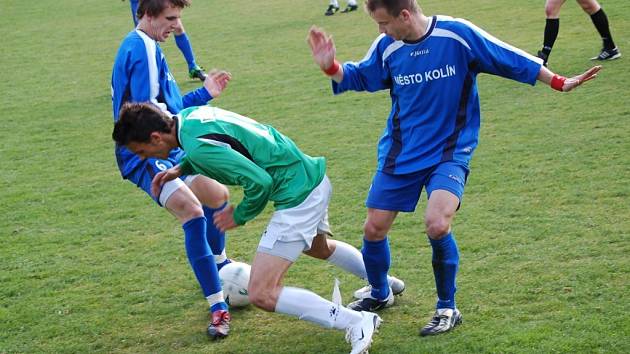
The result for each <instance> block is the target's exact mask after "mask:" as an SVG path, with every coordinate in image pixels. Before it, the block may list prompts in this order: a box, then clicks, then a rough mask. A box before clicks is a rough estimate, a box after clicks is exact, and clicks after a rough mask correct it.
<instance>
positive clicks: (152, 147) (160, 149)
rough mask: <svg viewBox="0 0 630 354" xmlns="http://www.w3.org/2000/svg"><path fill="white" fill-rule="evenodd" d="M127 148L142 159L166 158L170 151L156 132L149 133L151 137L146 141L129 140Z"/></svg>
mask: <svg viewBox="0 0 630 354" xmlns="http://www.w3.org/2000/svg"><path fill="white" fill-rule="evenodd" d="M127 149H129V150H130V151H131V152H133V153H134V154H136V155H138V156H140V158H141V159H143V160H144V159H147V158H150V157H157V158H160V159H166V158H168V154H169V152H170V151H171V149H170V148H169V147H168V145H167V144H166V142H165V141H164V139H162V136H161V134H160V133H158V132H153V133H151V139H150V141H149V142H148V143H139V142H130V143H129V144H127Z"/></svg>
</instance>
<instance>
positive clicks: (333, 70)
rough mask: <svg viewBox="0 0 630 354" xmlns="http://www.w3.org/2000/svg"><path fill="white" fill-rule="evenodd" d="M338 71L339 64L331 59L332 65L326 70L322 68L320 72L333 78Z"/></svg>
mask: <svg viewBox="0 0 630 354" xmlns="http://www.w3.org/2000/svg"><path fill="white" fill-rule="evenodd" d="M340 69H341V64H339V62H338V61H337V59H333V63H332V65H331V66H330V67H328V69H323V68H322V71H323V72H324V74H326V75H328V76H335V74H337V73H338V72H339V70H340Z"/></svg>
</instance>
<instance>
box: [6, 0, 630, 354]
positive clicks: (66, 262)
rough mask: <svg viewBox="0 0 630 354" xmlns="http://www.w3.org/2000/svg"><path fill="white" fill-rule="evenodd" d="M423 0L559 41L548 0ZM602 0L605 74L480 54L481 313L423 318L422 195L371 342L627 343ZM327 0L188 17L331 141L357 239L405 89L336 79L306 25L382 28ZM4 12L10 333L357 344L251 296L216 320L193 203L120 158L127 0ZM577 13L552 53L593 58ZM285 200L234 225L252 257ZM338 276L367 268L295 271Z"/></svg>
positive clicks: (283, 348) (343, 33) (125, 346)
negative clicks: (372, 88) (211, 320)
mask: <svg viewBox="0 0 630 354" xmlns="http://www.w3.org/2000/svg"><path fill="white" fill-rule="evenodd" d="M420 3H421V5H422V7H423V9H424V10H425V12H426V13H427V14H448V15H451V16H455V17H464V18H466V19H468V20H471V21H472V22H474V23H475V24H477V25H479V26H480V27H482V28H484V29H486V30H487V31H488V32H490V33H492V34H494V35H495V36H497V37H499V38H501V39H503V40H505V41H507V42H509V43H511V44H513V45H516V46H518V47H520V48H522V49H524V50H526V51H528V52H530V53H535V52H536V51H537V50H538V49H539V46H540V44H541V41H542V31H543V27H544V9H543V1H542V0H541V1H516V0H470V1H457V0H441V1H438V0H426V1H425V0H423V1H421V2H420ZM342 4H343V5H345V3H344V2H342ZM602 4H603V6H604V8H605V10H606V12H607V14H608V17H609V20H610V23H611V25H612V32H613V36H614V39H615V41H616V42H617V44H618V46H619V47H620V49H621V51H622V53H623V54H624V55H626V56H625V57H623V58H621V59H620V60H617V61H614V62H606V63H604V64H603V67H604V68H603V70H602V72H601V74H600V76H599V77H598V78H597V79H596V80H595V81H593V82H589V83H588V85H585V86H584V87H581V88H579V89H578V90H576V91H575V92H572V93H570V94H561V93H558V92H554V91H552V90H551V89H549V88H548V87H544V86H543V85H537V86H535V87H533V88H532V87H529V86H527V85H522V84H518V83H515V82H512V81H508V80H504V79H499V78H496V77H491V76H488V75H481V76H480V78H479V91H480V95H481V101H482V102H481V106H482V113H483V120H482V130H481V137H480V146H479V148H478V149H477V152H476V154H475V157H474V159H473V162H472V166H471V167H472V173H471V175H470V178H469V182H468V186H467V189H466V194H465V197H464V200H463V207H462V209H461V210H460V211H459V212H458V214H457V218H456V220H455V224H454V232H455V235H456V237H457V240H458V244H459V247H460V254H461V268H460V273H459V278H458V293H457V294H458V297H457V301H458V306H459V308H460V309H461V310H462V313H463V314H464V324H463V326H461V327H460V328H458V329H457V330H456V331H454V332H452V333H450V334H447V335H443V336H439V337H435V338H420V337H419V336H418V335H417V333H418V329H419V328H420V327H421V326H422V325H424V323H425V322H426V321H427V320H428V318H429V316H430V314H431V313H432V311H433V307H434V303H435V289H434V284H433V275H432V271H431V264H430V258H431V256H430V253H431V251H430V248H429V246H428V243H427V241H426V236H424V234H423V223H422V215H423V210H424V209H423V208H424V204H425V203H424V198H423V201H422V202H421V203H420V205H419V207H418V210H417V211H416V212H415V213H410V214H404V215H401V217H399V219H398V220H397V222H396V225H395V226H394V229H393V231H392V232H391V234H390V242H391V246H392V273H393V274H396V275H398V276H400V277H401V278H403V279H404V280H406V282H407V290H406V292H405V294H404V296H402V297H400V298H398V299H397V304H396V305H395V306H394V307H393V308H391V309H388V310H387V311H386V312H384V313H383V314H382V317H383V319H384V320H385V322H384V324H383V326H382V327H381V331H380V333H379V334H378V335H377V336H376V337H375V340H374V343H373V346H372V350H371V352H372V353H422V352H431V353H477V352H487V353H533V352H535V353H551V352H562V353H604V352H611V353H614V352H617V353H628V352H630V296H629V295H628V294H629V293H630V258H629V257H630V256H629V255H630V240H629V232H628V229H630V183H629V182H630V89H629V87H630V70H629V69H630V64H629V63H630V21H628V18H627V17H628V14H630V2H628V1H627V0H606V1H602ZM326 5H327V1H306V0H293V1H290V0H268V1H258V2H256V1H254V2H251V1H248V2H245V1H239V0H234V1H227V0H213V1H202V0H195V1H194V2H193V6H192V7H191V8H189V9H187V10H185V11H184V23H185V26H186V29H187V31H188V33H189V35H190V37H191V39H192V44H193V46H194V49H195V52H196V55H197V58H198V60H199V61H200V62H201V63H202V64H203V65H204V66H206V67H207V68H210V67H219V68H225V69H227V70H230V71H231V72H232V74H233V77H234V79H233V81H232V83H231V84H230V86H229V88H228V90H227V91H226V92H225V93H224V95H223V96H222V97H220V98H219V99H217V100H216V102H213V104H215V105H217V106H220V107H223V108H226V109H229V110H232V111H236V112H239V113H241V114H245V115H248V116H251V117H253V118H255V119H257V120H259V121H262V122H265V123H270V124H273V125H274V126H276V127H277V128H279V129H280V130H281V131H283V132H284V133H286V134H287V135H289V136H290V137H292V138H293V139H294V140H295V141H296V142H297V143H298V144H299V145H300V146H301V147H302V149H303V150H305V151H306V152H307V153H309V154H310V155H315V156H317V155H323V156H326V157H327V160H328V175H329V176H330V178H331V180H332V182H333V185H334V188H335V193H334V198H333V202H332V204H331V207H330V217H331V224H332V225H333V227H334V230H335V232H336V235H337V237H338V238H339V239H341V240H344V241H347V242H349V243H351V244H353V245H355V246H357V247H359V246H360V245H361V230H362V223H363V219H364V217H365V208H364V206H363V201H364V198H365V196H366V191H367V188H368V186H369V183H370V179H371V175H372V173H373V171H374V167H375V153H376V149H375V146H376V141H377V139H378V136H379V135H380V133H381V130H382V128H383V126H384V122H385V117H386V115H387V113H388V107H389V102H390V101H389V97H388V94H387V92H381V93H377V94H366V93H348V94H344V95H341V96H338V97H333V96H332V94H331V91H330V84H329V82H328V80H327V79H326V78H325V77H324V76H323V75H322V73H321V72H320V71H319V70H318V68H317V67H316V66H315V64H314V63H313V62H312V59H311V57H310V52H309V49H308V47H307V44H306V42H305V38H306V34H307V31H308V28H309V27H310V26H311V25H312V24H316V25H318V26H322V27H324V28H325V29H326V30H327V31H328V32H330V33H332V34H333V35H334V37H335V41H336V45H337V51H338V57H339V58H340V60H359V59H361V58H362V57H363V55H364V54H365V52H366V51H367V48H368V47H369V45H370V44H371V42H372V40H373V39H374V38H375V37H376V36H377V28H376V26H375V25H374V24H373V23H372V21H371V19H370V18H369V17H368V16H367V14H365V13H364V12H362V11H358V12H354V13H351V14H348V15H342V14H338V15H335V16H332V17H324V16H323V12H324V10H325V7H326ZM0 13H2V14H3V21H2V22H1V23H0V29H1V30H2V32H3V33H5V35H4V36H3V43H4V44H3V45H2V47H3V50H2V54H1V55H0V68H2V70H1V71H2V79H1V80H0V92H1V93H2V95H1V97H0V106H1V107H2V111H3V112H4V113H3V115H4V119H3V122H4V123H3V124H4V128H3V129H2V130H1V131H0V153H1V155H2V157H3V158H4V161H5V163H6V166H5V167H4V168H3V171H2V174H1V175H0V186H1V196H0V241H1V242H0V353H41V352H47V353H48V352H55V353H91V352H108V353H109V352H116V353H172V352H178V353H201V352H205V353H343V352H348V351H349V345H347V344H345V343H344V341H343V333H342V332H336V331H332V330H326V329H321V328H319V327H316V326H313V325H311V324H309V323H306V322H304V321H298V320H295V319H291V318H288V317H284V316H281V315H278V314H269V313H265V312H263V311H260V310H257V309H254V308H253V307H248V308H246V309H244V310H237V311H234V312H233V317H234V318H233V326H232V333H231V335H230V337H229V338H227V339H226V340H224V341H221V342H216V343H213V342H209V341H208V339H207V337H206V335H205V326H206V320H207V315H206V303H205V300H204V299H203V297H202V296H201V294H200V291H199V289H198V286H197V284H196V282H195V280H194V276H193V273H192V272H191V271H190V269H189V266H188V264H187V259H186V255H185V251H184V247H183V237H182V232H181V227H180V225H179V224H178V222H177V221H176V220H175V219H174V218H173V217H171V216H170V215H169V214H168V213H166V212H164V211H163V210H161V209H160V208H158V207H156V206H155V205H154V204H152V203H151V201H150V200H149V198H148V197H147V196H146V195H144V194H143V193H142V192H141V191H140V190H138V189H137V188H135V187H134V186H133V185H131V184H130V183H127V182H124V181H122V180H121V179H120V176H119V173H118V170H117V168H116V163H115V160H114V155H113V148H112V142H111V138H110V137H111V128H112V118H111V100H110V72H111V66H112V63H113V59H114V56H115V53H116V50H117V48H118V45H119V43H120V41H121V40H122V38H123V37H124V36H125V35H126V33H127V32H128V31H129V30H131V27H132V26H131V23H132V22H131V18H130V14H129V6H128V3H127V2H120V1H115V0H109V1H105V0H64V1H53V0H38V1H18V0H0ZM561 17H562V25H561V29H560V36H559V38H558V40H557V42H556V46H555V48H554V52H553V54H552V56H551V61H550V68H551V69H552V70H554V71H556V72H559V73H561V74H564V75H574V74H578V73H581V72H582V71H584V70H586V69H587V68H588V67H589V66H590V65H592V64H591V62H589V61H588V58H590V57H591V56H594V55H596V54H597V53H598V50H599V48H600V40H599V38H598V35H597V33H596V32H595V29H594V28H593V26H592V24H591V21H590V19H589V18H588V17H587V16H586V15H585V14H584V13H583V12H582V11H581V10H580V8H579V7H578V6H577V5H576V4H575V2H573V1H567V3H566V4H565V6H564V8H563V10H562V14H561ZM163 48H164V51H165V53H166V56H167V58H168V60H169V64H170V67H171V70H172V71H173V74H174V76H175V78H176V79H177V80H178V82H179V84H180V87H181V88H182V91H188V90H191V89H193V88H195V87H197V86H198V83H197V82H194V81H190V80H188V79H187V75H186V71H185V69H186V65H185V63H184V60H183V58H182V56H181V55H180V54H179V51H178V50H177V48H176V46H175V43H174V41H173V40H169V41H168V42H166V43H165V44H164V45H163ZM232 197H233V201H235V202H237V201H238V200H239V198H240V192H239V191H238V190H232ZM269 212H270V210H269V208H268V209H267V210H266V212H265V214H264V215H263V216H261V217H260V218H259V219H258V220H256V221H254V222H251V223H249V224H248V225H246V226H245V227H243V228H239V229H237V230H235V231H232V232H230V233H229V239H228V252H229V256H230V257H232V258H235V259H238V260H241V261H246V262H251V259H252V256H253V254H254V250H255V247H256V244H257V242H258V237H259V234H260V233H261V231H262V229H263V227H264V225H265V224H266V220H267V217H268V216H269ZM335 277H338V278H339V279H340V280H341V281H342V285H341V286H342V292H343V294H344V301H349V300H350V295H351V293H352V291H353V290H354V289H356V288H358V287H360V286H362V285H363V284H362V283H361V282H360V281H359V280H357V279H354V278H352V277H350V276H349V275H346V274H344V273H343V272H341V271H339V270H337V269H335V268H333V267H331V266H329V265H328V264H325V263H324V262H318V261H315V260H311V259H307V258H306V257H303V258H302V259H300V261H299V262H298V263H297V264H296V265H295V266H294V267H293V268H292V269H291V270H290V272H289V274H288V277H287V279H286V283H287V284H289V285H293V286H300V287H306V288H309V289H311V290H313V291H315V292H317V293H318V294H320V295H322V296H325V297H330V295H331V291H332V284H333V280H334V278H335Z"/></svg>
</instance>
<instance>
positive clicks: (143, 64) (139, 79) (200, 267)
mask: <svg viewBox="0 0 630 354" xmlns="http://www.w3.org/2000/svg"><path fill="white" fill-rule="evenodd" d="M188 5H189V2H188V0H142V1H141V2H140V4H139V8H138V14H139V15H138V18H139V21H138V26H137V27H136V29H134V30H133V31H131V32H130V33H129V34H128V35H127V36H126V37H125V39H124V40H123V42H122V43H121V45H120V48H119V49H118V54H117V55H116V60H115V62H114V68H113V72H112V82H111V85H112V104H113V107H112V108H113V114H114V122H116V121H118V114H119V112H120V108H121V107H122V105H123V104H124V103H125V102H150V103H152V104H154V105H155V106H156V107H159V108H160V109H162V110H164V111H169V112H171V113H178V112H179V111H180V110H182V109H184V108H185V107H189V106H193V105H203V104H206V103H207V102H208V101H209V100H211V99H212V98H213V97H217V96H219V95H220V94H221V92H222V91H223V88H225V85H227V82H228V81H229V79H230V75H229V74H228V73H226V72H220V73H218V74H217V75H213V78H212V79H210V78H206V80H205V81H204V83H203V86H202V87H200V88H198V89H196V90H194V91H192V92H189V93H188V94H186V95H185V96H183V97H182V96H181V94H180V92H179V88H178V87H177V83H176V82H175V79H174V78H173V76H172V75H171V73H170V71H169V68H168V65H167V63H166V58H164V55H163V53H162V50H161V49H160V45H159V44H158V42H164V41H165V40H166V39H167V38H168V36H169V35H170V34H171V33H172V32H173V31H175V29H176V28H178V26H179V24H180V16H181V11H182V9H183V8H184V7H186V6H188ZM115 152H116V160H117V162H118V168H119V169H120V173H121V175H122V177H123V178H124V179H127V180H129V181H130V182H132V183H134V184H135V185H137V186H138V187H139V188H141V189H142V190H144V191H145V192H146V193H147V194H149V196H152V194H151V180H152V179H153V176H155V175H156V174H157V173H158V172H160V171H161V170H164V169H167V168H169V167H171V166H173V165H175V164H177V162H178V161H179V159H180V158H181V157H182V156H183V155H184V152H183V151H182V150H180V149H173V150H172V151H171V153H170V154H169V156H168V158H164V159H143V158H142V157H140V156H138V155H136V154H134V153H133V152H131V151H129V150H128V149H126V148H125V147H124V146H120V145H116V151H115ZM153 198H154V200H155V201H156V202H157V203H158V204H159V205H160V206H163V207H165V208H166V210H168V211H169V212H171V213H172V214H173V215H175V217H177V219H178V220H179V221H180V222H181V223H182V228H183V229H184V235H185V245H186V254H187V256H188V260H189V262H190V265H191V267H192V269H193V271H194V273H195V276H196V277H197V280H198V281H199V285H200V286H201V289H202V291H203V294H204V296H205V297H206V299H207V301H208V303H209V305H210V312H211V317H212V322H211V323H210V325H209V326H208V334H209V335H210V336H211V337H212V338H220V337H225V336H227V335H228V332H229V321H230V314H229V312H228V307H227V304H226V303H225V301H224V299H223V292H222V291H221V283H220V281H219V275H218V269H220V268H221V267H222V266H223V265H225V264H227V263H229V260H228V259H227V256H226V254H225V235H224V233H223V232H221V231H220V230H218V229H217V228H216V227H215V226H214V224H213V223H212V218H213V215H214V213H215V212H216V211H218V210H220V209H221V208H223V207H224V206H225V205H226V204H227V200H228V198H229V193H228V190H227V188H226V187H225V186H223V185H221V184H220V183H218V182H216V181H214V180H212V179H210V178H207V177H205V176H194V175H193V176H182V178H181V179H177V180H174V181H172V182H169V183H168V184H166V185H164V188H163V189H162V190H161V192H160V193H158V194H157V195H155V196H153Z"/></svg>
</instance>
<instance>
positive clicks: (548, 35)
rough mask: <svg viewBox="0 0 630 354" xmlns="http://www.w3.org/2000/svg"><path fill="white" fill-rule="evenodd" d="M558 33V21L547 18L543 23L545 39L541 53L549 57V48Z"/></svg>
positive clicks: (557, 19)
mask: <svg viewBox="0 0 630 354" xmlns="http://www.w3.org/2000/svg"><path fill="white" fill-rule="evenodd" d="M559 31H560V19H559V18H548V19H547V21H546V22H545V38H544V40H543V48H542V52H543V53H545V54H547V55H549V54H550V53H551V48H553V44H554V43H555V42H556V38H558V32H559Z"/></svg>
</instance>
